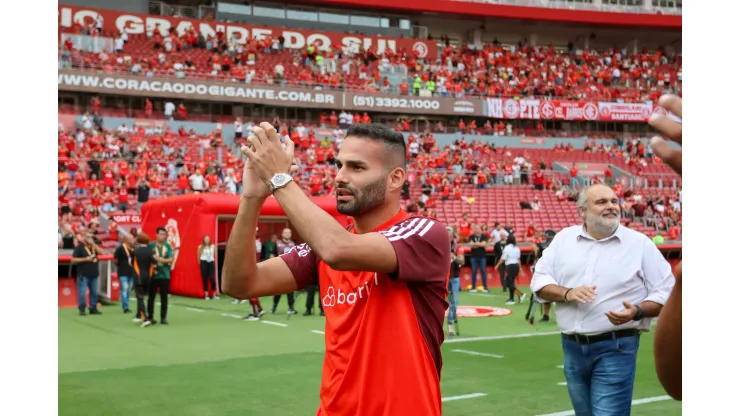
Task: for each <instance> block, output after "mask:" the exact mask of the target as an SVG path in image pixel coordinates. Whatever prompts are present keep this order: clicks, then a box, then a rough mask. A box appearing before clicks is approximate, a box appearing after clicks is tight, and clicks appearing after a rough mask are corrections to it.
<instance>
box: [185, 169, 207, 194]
mask: <svg viewBox="0 0 740 416" xmlns="http://www.w3.org/2000/svg"><path fill="white" fill-rule="evenodd" d="M188 179H189V180H190V189H191V190H192V191H193V192H203V191H204V190H205V182H206V180H205V178H204V177H203V174H201V173H200V170H196V171H195V173H193V174H192V175H190V178H188Z"/></svg>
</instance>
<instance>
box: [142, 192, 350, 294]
mask: <svg viewBox="0 0 740 416" xmlns="http://www.w3.org/2000/svg"><path fill="white" fill-rule="evenodd" d="M311 199H312V201H313V202H314V203H315V204H316V205H318V206H319V207H320V208H322V209H323V210H324V211H326V212H328V213H329V214H330V215H332V216H333V217H335V218H336V219H337V221H338V222H339V223H340V224H343V225H346V224H348V219H347V217H346V216H344V215H341V214H339V213H338V212H337V210H336V199H335V198H333V197H317V198H311ZM239 200H240V197H239V196H238V195H226V194H188V195H180V196H175V197H171V198H165V199H160V200H155V201H150V202H147V203H146V204H144V205H143V206H142V211H141V214H142V224H141V229H142V231H143V232H145V233H146V234H147V235H149V237H150V238H151V239H152V240H154V239H155V238H156V230H157V228H158V227H165V228H166V229H167V231H168V235H169V236H168V239H169V242H170V244H172V247H173V249H174V251H175V262H174V263H173V267H172V280H171V282H170V293H173V294H176V295H183V296H193V297H201V296H203V285H202V279H201V276H200V263H199V259H198V258H197V252H198V245H199V244H200V242H201V240H202V238H203V236H204V235H208V236H210V237H211V241H214V242H217V243H218V244H219V245H220V246H223V245H224V244H225V243H226V241H227V240H228V236H229V234H230V232H231V227H232V225H233V221H234V218H235V216H236V214H237V211H238V209H239ZM285 226H288V227H289V226H290V224H289V222H288V220H287V218H286V217H285V213H284V212H283V209H282V208H281V207H280V204H278V202H277V200H276V199H275V198H273V197H269V198H268V199H267V201H265V205H264V207H263V208H262V212H261V214H260V226H259V228H260V230H259V232H258V236H259V237H260V240H261V241H263V242H264V241H266V240H267V239H269V238H270V236H271V234H275V233H277V234H279V231H277V230H279V229H281V228H282V227H285ZM293 235H294V237H295V238H294V239H295V240H296V241H300V239H299V238H297V237H298V236H297V235H296V233H294V234H293ZM216 264H219V262H218V258H217V259H216ZM218 274H219V273H216V275H217V278H218ZM219 286H220V285H219Z"/></svg>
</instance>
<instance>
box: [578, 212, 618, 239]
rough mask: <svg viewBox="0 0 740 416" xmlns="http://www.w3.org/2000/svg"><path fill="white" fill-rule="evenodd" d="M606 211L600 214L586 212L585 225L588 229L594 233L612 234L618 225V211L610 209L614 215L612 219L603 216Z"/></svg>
mask: <svg viewBox="0 0 740 416" xmlns="http://www.w3.org/2000/svg"><path fill="white" fill-rule="evenodd" d="M607 213H608V212H604V213H602V214H601V215H598V216H597V215H594V214H591V213H590V212H589V213H586V227H587V229H588V230H591V231H593V232H594V233H596V234H601V235H606V236H609V235H612V233H614V231H616V229H617V226H618V225H619V211H616V210H615V211H611V213H613V214H614V215H615V216H616V217H615V218H614V219H610V218H605V217H604V215H605V214H607Z"/></svg>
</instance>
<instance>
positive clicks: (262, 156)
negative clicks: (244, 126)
mask: <svg viewBox="0 0 740 416" xmlns="http://www.w3.org/2000/svg"><path fill="white" fill-rule="evenodd" d="M252 133H253V135H251V136H249V137H248V138H247V140H248V141H249V143H250V145H249V146H242V147H241V152H242V154H244V155H245V156H247V161H246V163H245V164H244V174H243V175H242V194H243V195H244V197H246V198H256V199H264V198H267V197H268V196H270V195H271V194H272V192H271V191H270V187H269V186H268V185H267V183H268V182H269V181H270V179H271V178H272V176H273V175H275V174H276V173H290V174H293V173H295V172H297V171H298V167H297V166H293V165H292V162H293V155H294V150H295V145H294V144H293V142H292V141H291V140H287V141H286V148H285V149H283V147H282V144H281V143H280V136H279V134H278V132H277V130H276V129H275V128H274V127H273V126H272V125H270V123H266V122H263V123H260V125H259V127H258V126H255V127H253V128H252ZM284 166H287V167H284Z"/></svg>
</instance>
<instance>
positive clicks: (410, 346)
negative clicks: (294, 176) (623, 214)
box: [222, 123, 451, 416]
mask: <svg viewBox="0 0 740 416" xmlns="http://www.w3.org/2000/svg"><path fill="white" fill-rule="evenodd" d="M254 133H255V136H253V137H250V138H249V141H250V143H251V144H252V146H253V149H250V148H249V147H246V146H245V147H242V152H243V153H245V154H246V155H247V157H248V158H249V164H248V165H249V166H250V169H246V170H245V171H244V191H243V196H242V199H241V206H240V208H239V214H238V215H237V218H236V220H235V223H234V232H233V233H232V234H231V238H230V239H229V242H228V244H227V246H226V256H225V264H224V269H223V275H222V276H223V289H224V292H226V293H228V294H229V295H231V296H233V297H235V298H237V299H247V298H251V297H258V296H265V295H277V294H282V293H289V292H292V291H295V290H299V289H301V288H304V287H307V286H308V285H309V284H314V283H319V287H320V290H321V293H320V295H319V296H320V297H321V299H322V304H323V305H324V312H325V314H326V329H325V333H326V334H325V340H326V341H325V342H326V353H325V356H324V366H323V371H322V380H321V388H320V404H319V409H318V411H317V413H316V414H317V415H319V416H321V415H349V414H368V415H377V416H391V415H402V414H414V415H425V416H426V415H431V416H433V415H441V412H442V396H441V391H440V373H441V366H442V360H441V356H442V355H441V344H442V341H443V337H444V334H443V324H444V316H445V310H446V308H447V306H448V304H447V301H446V296H447V280H448V276H449V268H450V261H451V254H450V239H449V236H448V234H447V231H446V230H445V227H444V226H443V225H442V224H441V223H439V222H437V221H436V220H433V219H430V218H424V217H409V216H408V214H407V213H406V212H405V211H403V210H401V209H399V206H400V203H401V188H402V186H403V183H404V181H405V180H406V154H405V153H406V147H405V143H404V138H403V136H402V135H401V134H399V133H397V132H395V131H393V130H392V129H388V128H386V127H384V126H382V125H378V124H362V125H353V126H352V127H350V128H349V129H348V131H347V136H346V139H345V140H344V143H343V144H342V148H341V150H340V151H339V154H338V155H337V166H338V171H337V174H336V183H337V191H336V200H337V211H338V212H339V213H340V214H343V215H349V216H352V218H353V222H352V223H351V224H350V225H349V226H348V227H346V228H345V227H342V226H341V225H340V224H339V223H338V222H337V220H336V219H335V218H332V217H331V216H330V215H329V214H327V213H326V212H324V211H323V210H322V209H321V208H319V207H318V206H316V205H315V204H313V203H312V202H311V200H310V198H309V197H308V196H306V194H305V193H304V192H303V190H302V189H301V188H300V187H299V186H298V185H297V184H296V183H295V182H294V181H292V180H290V179H289V178H290V176H289V172H290V171H291V161H292V159H293V146H292V145H291V144H290V143H288V144H287V150H283V149H282V147H281V143H280V138H279V137H278V135H277V133H276V132H275V129H274V128H273V127H272V126H271V125H269V124H268V123H262V124H261V126H260V128H255V129H254ZM283 180H284V182H283ZM265 183H270V184H271V187H272V191H271V190H270V188H268V187H267V186H266V185H264V184H265ZM270 194H272V195H274V197H275V198H276V199H277V201H278V203H279V204H280V206H281V207H282V208H283V210H284V212H285V214H286V215H287V217H288V220H289V221H290V223H291V225H292V226H293V227H294V228H295V230H296V231H297V232H298V234H299V235H300V236H301V237H302V238H303V240H304V241H305V243H303V244H300V245H298V246H296V247H295V248H294V249H291V250H289V251H288V252H287V253H285V254H283V255H282V256H280V257H275V258H272V259H269V260H266V261H264V262H261V263H259V264H257V263H256V261H254V260H252V259H255V256H256V253H255V245H254V239H255V229H256V226H257V221H258V219H259V214H260V210H261V209H262V205H263V203H264V201H265V199H266V198H267V196H268V195H270ZM389 317H392V322H391V323H390V324H389V321H388V319H389Z"/></svg>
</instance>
